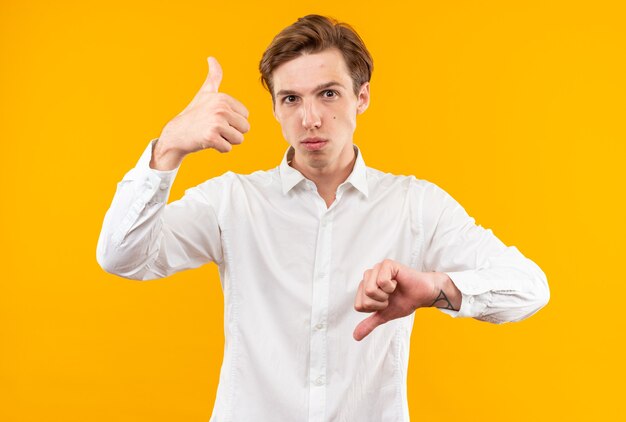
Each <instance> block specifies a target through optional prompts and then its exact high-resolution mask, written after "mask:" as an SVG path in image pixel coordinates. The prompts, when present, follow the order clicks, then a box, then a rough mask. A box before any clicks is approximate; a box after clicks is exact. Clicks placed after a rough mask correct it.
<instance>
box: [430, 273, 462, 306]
mask: <svg viewBox="0 0 626 422" xmlns="http://www.w3.org/2000/svg"><path fill="white" fill-rule="evenodd" d="M433 291H434V293H433V298H432V302H431V304H430V306H431V307H436V308H444V309H450V310H454V311H458V310H459V309H461V300H462V298H463V295H462V294H461V291H460V290H459V289H458V287H456V285H455V284H454V282H453V281H452V279H451V278H450V277H449V276H448V274H446V273H441V272H435V273H434V289H433Z"/></svg>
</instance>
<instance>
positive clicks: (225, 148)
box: [213, 138, 233, 152]
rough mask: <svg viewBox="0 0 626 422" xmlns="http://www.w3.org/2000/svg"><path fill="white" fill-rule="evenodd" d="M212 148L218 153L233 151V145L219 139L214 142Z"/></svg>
mask: <svg viewBox="0 0 626 422" xmlns="http://www.w3.org/2000/svg"><path fill="white" fill-rule="evenodd" d="M213 148H214V149H215V150H217V151H219V152H229V151H230V150H232V149H233V144H231V143H230V142H228V141H227V140H226V139H224V138H220V139H218V140H216V141H215V142H214V144H213Z"/></svg>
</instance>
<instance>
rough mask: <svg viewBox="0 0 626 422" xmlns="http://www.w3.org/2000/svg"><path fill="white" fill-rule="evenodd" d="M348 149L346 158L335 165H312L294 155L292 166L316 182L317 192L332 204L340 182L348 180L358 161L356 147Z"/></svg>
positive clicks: (328, 204)
mask: <svg viewBox="0 0 626 422" xmlns="http://www.w3.org/2000/svg"><path fill="white" fill-rule="evenodd" d="M348 148H349V150H348V151H346V154H342V155H345V158H340V159H339V160H338V161H337V163H335V165H334V166H325V167H312V166H310V165H308V164H307V163H306V162H305V161H304V160H301V159H300V160H299V159H298V158H299V157H296V156H294V157H293V160H292V161H291V167H293V168H295V169H296V170H298V171H299V172H300V173H302V175H303V176H304V177H306V178H307V179H309V180H310V181H312V182H313V183H315V186H317V192H318V193H319V195H320V196H321V197H322V198H323V199H324V201H326V205H327V206H330V205H331V204H332V203H333V201H334V200H335V193H336V192H337V188H338V187H339V185H340V184H342V183H343V182H345V181H346V179H347V178H348V176H350V173H352V169H353V168H354V163H355V162H356V153H355V151H354V147H353V146H352V145H350V146H349V147H348Z"/></svg>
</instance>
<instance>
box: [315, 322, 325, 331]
mask: <svg viewBox="0 0 626 422" xmlns="http://www.w3.org/2000/svg"><path fill="white" fill-rule="evenodd" d="M315 328H317V329H318V330H321V329H322V328H324V324H322V323H321V322H320V323H319V324H316V325H315Z"/></svg>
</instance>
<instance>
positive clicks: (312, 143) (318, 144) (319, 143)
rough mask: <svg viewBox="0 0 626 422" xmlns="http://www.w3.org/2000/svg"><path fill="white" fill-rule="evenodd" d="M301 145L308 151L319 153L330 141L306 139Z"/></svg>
mask: <svg viewBox="0 0 626 422" xmlns="http://www.w3.org/2000/svg"><path fill="white" fill-rule="evenodd" d="M301 143H302V146H304V148H305V149H307V150H308V151H317V150H319V149H321V148H323V147H324V146H325V145H326V144H327V143H328V141H327V140H326V139H322V138H306V139H304V140H302V141H301Z"/></svg>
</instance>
